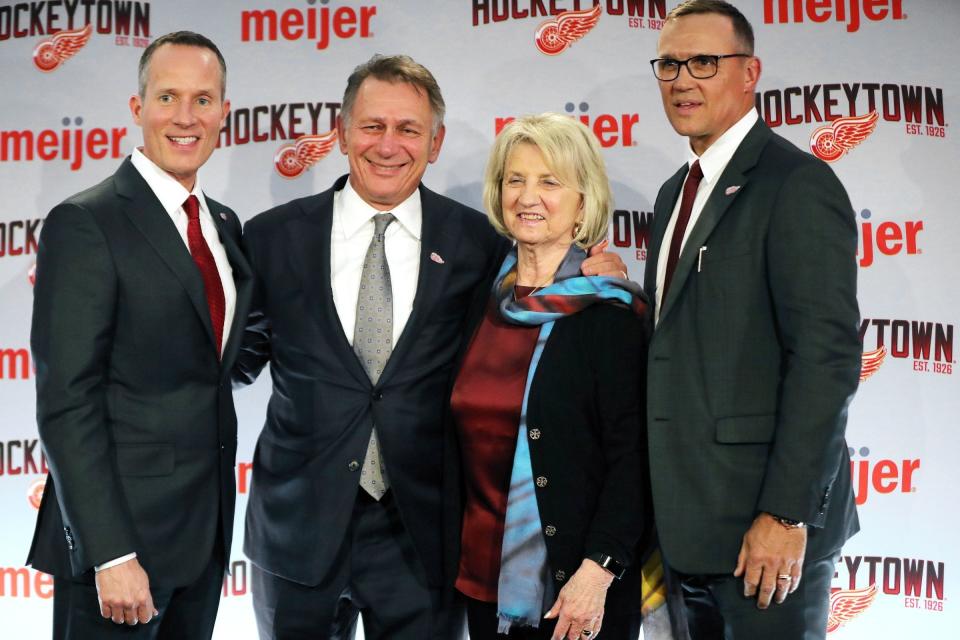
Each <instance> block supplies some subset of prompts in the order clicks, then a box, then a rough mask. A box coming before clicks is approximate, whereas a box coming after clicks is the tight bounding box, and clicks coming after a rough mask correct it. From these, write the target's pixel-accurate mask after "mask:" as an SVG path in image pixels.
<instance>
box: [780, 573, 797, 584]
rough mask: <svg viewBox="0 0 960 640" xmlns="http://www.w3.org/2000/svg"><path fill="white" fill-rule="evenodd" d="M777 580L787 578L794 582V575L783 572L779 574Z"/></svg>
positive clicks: (788, 580)
mask: <svg viewBox="0 0 960 640" xmlns="http://www.w3.org/2000/svg"><path fill="white" fill-rule="evenodd" d="M777 580H786V581H787V582H793V576H791V575H790V574H789V573H781V574H779V575H778V576H777Z"/></svg>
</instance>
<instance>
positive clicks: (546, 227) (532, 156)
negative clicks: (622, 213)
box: [501, 143, 583, 253]
mask: <svg viewBox="0 0 960 640" xmlns="http://www.w3.org/2000/svg"><path fill="white" fill-rule="evenodd" d="M501 205H502V208H503V223H504V226H506V228H507V231H509V232H510V235H511V236H513V237H514V238H515V239H516V240H517V242H518V243H519V244H520V245H521V246H522V247H525V248H528V249H534V248H535V249H538V250H541V249H547V250H553V249H556V250H557V251H558V252H561V251H562V252H563V253H566V251H567V249H568V248H569V247H570V245H571V244H573V227H574V225H575V224H576V223H577V222H580V221H582V219H583V197H582V196H581V195H580V193H579V192H578V191H577V190H576V189H573V188H571V187H568V186H566V185H564V184H563V183H562V182H561V181H560V179H559V178H558V177H557V176H556V175H555V174H554V173H553V171H551V170H550V168H549V167H548V166H547V163H546V162H545V161H544V158H543V153H541V152H540V149H539V148H538V147H537V146H536V145H533V144H529V143H520V144H518V145H516V146H515V147H514V148H513V149H512V150H511V151H510V154H509V155H508V156H507V162H506V166H505V167H504V170H503V191H502V193H501Z"/></svg>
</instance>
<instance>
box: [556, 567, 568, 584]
mask: <svg viewBox="0 0 960 640" xmlns="http://www.w3.org/2000/svg"><path fill="white" fill-rule="evenodd" d="M553 577H554V578H555V579H556V580H557V582H563V581H564V580H566V579H567V574H566V572H565V571H564V570H563V569H560V570H559V571H557V572H556V573H555V574H553Z"/></svg>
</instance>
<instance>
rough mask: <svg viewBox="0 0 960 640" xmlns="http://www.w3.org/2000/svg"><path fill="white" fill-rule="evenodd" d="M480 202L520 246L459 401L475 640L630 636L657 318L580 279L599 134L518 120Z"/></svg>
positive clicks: (464, 585)
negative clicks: (647, 373) (644, 399)
mask: <svg viewBox="0 0 960 640" xmlns="http://www.w3.org/2000/svg"><path fill="white" fill-rule="evenodd" d="M484 202H485V205H486V208H487V213H488V215H489V217H490V221H491V223H492V224H493V226H494V227H495V228H496V229H497V230H498V231H499V232H500V233H501V234H503V235H505V236H506V237H507V238H509V239H511V240H513V241H515V243H516V246H515V247H514V249H513V250H512V251H511V253H510V254H509V255H508V256H507V258H506V259H505V261H504V263H503V266H502V268H501V270H500V273H499V275H498V276H497V278H496V281H495V283H494V285H493V290H492V291H491V296H490V302H489V304H488V305H487V308H486V309H485V311H484V314H483V316H482V317H478V318H475V319H474V322H473V325H472V326H473V327H476V328H475V330H474V332H473V338H472V341H471V343H470V345H469V347H468V348H467V350H466V353H465V356H464V358H463V362H462V365H461V367H460V370H459V372H458V375H457V378H456V382H455V385H454V389H453V396H452V402H451V405H452V412H453V416H454V420H455V423H456V427H457V435H458V438H459V442H460V448H461V456H462V467H463V473H464V481H465V495H466V504H465V513H464V526H463V535H462V538H461V539H462V551H461V562H460V569H459V574H458V577H457V582H456V585H457V588H458V589H459V590H460V592H461V593H463V594H464V595H465V596H466V598H467V613H468V622H469V627H470V637H471V640H483V639H485V638H488V639H491V640H492V639H495V638H503V637H504V635H502V634H505V635H506V637H509V638H537V639H539V638H551V637H552V638H569V639H573V638H591V637H593V636H595V635H596V634H597V633H599V631H600V628H601V625H602V626H603V630H604V631H603V637H604V638H610V639H611V640H616V639H618V638H622V639H624V640H626V639H627V638H636V637H637V634H638V628H639V606H640V587H639V580H638V576H639V571H638V570H636V569H635V568H634V565H633V562H634V560H635V557H634V552H635V549H636V546H637V542H638V540H639V538H640V536H641V535H642V533H643V532H644V528H645V525H646V518H645V515H644V514H645V506H644V504H643V499H642V496H643V495H644V492H645V488H644V483H645V480H644V478H645V473H644V468H645V467H644V465H645V456H644V453H643V452H644V449H645V442H646V434H645V430H644V418H643V416H644V412H643V410H642V407H641V405H640V399H639V398H640V397H641V394H640V393H639V392H640V390H642V389H643V388H644V384H645V383H644V368H645V367H644V362H645V356H646V338H647V335H648V330H647V328H648V323H647V318H646V301H645V298H644V296H643V293H642V291H641V290H640V288H639V287H638V286H637V285H635V284H634V283H632V282H629V281H627V280H623V279H619V278H609V277H590V278H587V277H584V276H581V275H580V264H581V262H582V261H583V260H584V258H585V257H586V249H587V248H589V247H591V246H593V245H595V244H596V243H598V242H600V241H601V240H602V239H603V238H604V236H605V235H606V233H607V227H608V225H609V221H610V211H611V208H612V203H611V196H610V187H609V184H608V180H607V176H606V171H605V168H604V163H603V159H602V157H601V155H600V148H599V145H598V144H597V141H596V139H595V138H594V136H593V134H592V133H591V132H590V131H589V130H588V129H587V128H586V127H585V126H584V125H583V124H581V123H580V122H578V121H576V120H574V119H572V118H570V117H567V116H563V115H559V114H549V113H548V114H542V115H538V116H527V117H523V118H520V119H518V120H515V121H514V122H512V123H510V124H509V125H507V126H506V127H505V128H504V129H503V131H501V133H500V135H499V136H498V138H497V140H496V142H495V143H494V146H493V149H492V151H491V153H490V159H489V162H488V165H487V170H486V177H485V184H484Z"/></svg>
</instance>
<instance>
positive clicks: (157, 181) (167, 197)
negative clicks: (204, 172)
mask: <svg viewBox="0 0 960 640" xmlns="http://www.w3.org/2000/svg"><path fill="white" fill-rule="evenodd" d="M130 161H131V162H132V163H133V166H134V167H135V168H136V169H137V171H138V172H139V173H140V175H141V176H143V179H144V180H146V182H147V186H149V187H150V190H151V191H153V193H154V195H156V196H157V199H158V200H159V201H160V205H161V206H162V207H163V209H164V211H166V212H167V213H168V214H171V215H172V214H173V213H175V212H176V211H177V210H179V209H180V207H182V206H183V203H184V202H185V201H186V200H187V197H188V196H190V195H195V196H197V200H199V201H200V210H201V211H203V212H206V213H209V210H208V209H207V200H206V198H204V197H203V190H202V189H201V187H200V175H199V174H197V179H196V182H194V183H193V191H187V190H186V189H184V188H183V185H182V184H180V183H179V182H177V180H176V179H175V178H174V177H173V176H171V175H170V174H169V173H167V172H166V171H164V170H163V169H161V168H160V167H158V166H157V165H156V164H155V163H154V162H153V161H152V160H150V158H148V157H147V156H145V155H143V151H141V150H140V148H139V147H137V148H134V150H133V157H131V158H130Z"/></svg>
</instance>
